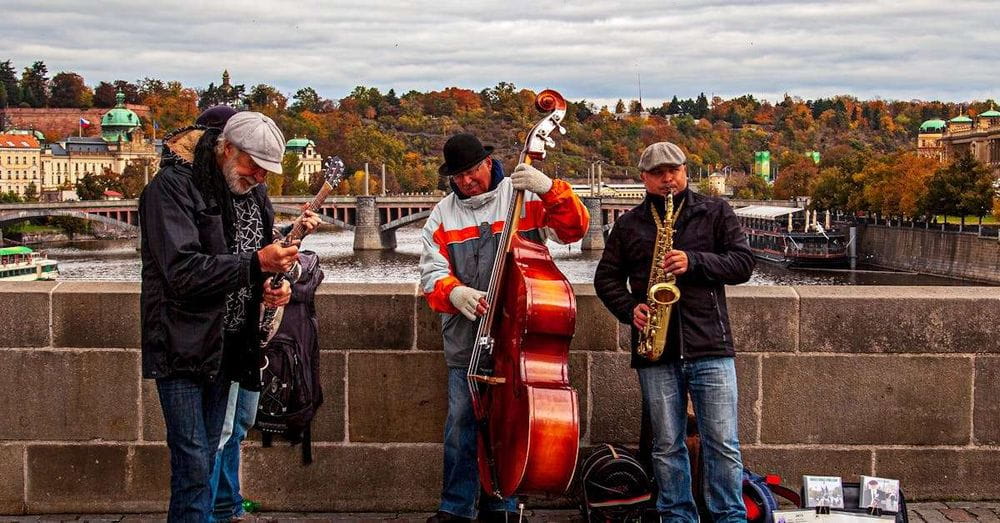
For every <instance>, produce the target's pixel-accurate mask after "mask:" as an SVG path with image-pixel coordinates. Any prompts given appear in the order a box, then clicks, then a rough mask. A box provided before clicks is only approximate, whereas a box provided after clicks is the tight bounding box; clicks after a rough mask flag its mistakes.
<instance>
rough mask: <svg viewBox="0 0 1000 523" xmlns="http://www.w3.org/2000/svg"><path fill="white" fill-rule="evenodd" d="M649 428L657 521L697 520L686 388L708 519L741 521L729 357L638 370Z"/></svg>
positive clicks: (733, 378)
mask: <svg viewBox="0 0 1000 523" xmlns="http://www.w3.org/2000/svg"><path fill="white" fill-rule="evenodd" d="M638 371H639V384H640V386H641V387H642V400H643V402H644V404H645V405H646V407H647V408H648V410H649V417H650V422H651V425H652V431H653V474H654V475H655V476H656V484H657V485H658V486H659V491H660V492H659V495H658V497H657V499H656V509H657V511H658V512H659V513H660V520H661V521H692V522H697V521H698V509H697V508H696V506H695V502H694V499H693V497H692V494H691V466H690V463H689V460H688V451H687V446H685V444H684V438H685V432H686V428H687V395H688V393H689V392H690V394H691V400H692V402H693V403H694V411H695V416H696V417H697V419H698V431H699V432H700V433H701V455H702V462H703V463H704V467H705V470H704V475H703V478H702V479H703V492H704V493H705V505H706V507H707V508H708V511H709V512H710V513H711V516H712V521H717V522H719V521H729V522H741V523H742V522H745V521H746V508H745V507H744V506H743V497H742V492H743V461H742V458H741V456H740V443H739V434H738V432H737V402H736V396H737V388H736V363H735V360H734V359H733V358H727V357H719V358H715V357H712V358H700V359H694V360H683V361H672V362H667V363H664V364H661V365H657V366H654V367H647V368H641V369H638Z"/></svg>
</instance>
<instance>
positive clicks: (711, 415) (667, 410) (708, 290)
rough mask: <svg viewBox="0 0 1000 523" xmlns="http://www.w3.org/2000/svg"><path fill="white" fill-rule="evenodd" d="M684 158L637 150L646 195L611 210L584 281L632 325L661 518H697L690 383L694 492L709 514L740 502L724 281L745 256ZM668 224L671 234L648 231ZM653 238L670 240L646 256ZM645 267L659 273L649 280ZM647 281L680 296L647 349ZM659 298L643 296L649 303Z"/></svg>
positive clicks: (746, 269)
mask: <svg viewBox="0 0 1000 523" xmlns="http://www.w3.org/2000/svg"><path fill="white" fill-rule="evenodd" d="M684 162H685V155H684V152H683V151H682V150H681V148H680V147H678V146H677V145H674V144H672V143H669V142H659V143H654V144H653V145H650V146H649V147H647V148H646V149H645V150H644V151H643V153H642V156H641V157H640V159H639V171H640V172H641V175H642V181H643V183H644V184H645V186H646V199H645V200H644V201H643V202H642V203H641V204H639V205H638V206H637V207H635V208H634V209H632V210H630V211H628V212H627V213H625V214H623V215H622V216H621V217H620V218H618V219H617V220H615V224H614V228H613V229H612V230H611V235H610V236H609V237H608V241H607V245H606V246H605V248H604V254H603V256H602V258H601V261H600V263H599V264H598V266H597V271H596V274H595V276H594V287H595V289H596V290H597V295H598V296H599V297H600V298H601V301H603V302H604V305H605V306H606V307H607V308H608V309H609V310H610V311H611V313H612V314H614V315H615V317H616V318H618V321H620V322H622V323H625V324H628V325H631V326H632V367H635V368H636V369H637V370H638V373H639V384H640V386H641V388H642V401H643V411H644V413H648V416H649V420H650V424H651V427H652V435H653V451H652V459H653V472H654V475H655V476H656V482H657V485H658V487H659V496H658V497H657V500H656V508H657V510H658V511H659V513H660V517H661V520H663V521H692V522H695V521H698V511H697V508H696V506H695V502H694V499H693V496H692V492H691V470H690V467H689V463H688V451H687V447H686V446H685V443H684V437H685V429H686V427H687V397H688V393H690V394H691V398H692V401H693V403H694V410H695V414H696V416H697V420H698V429H699V432H700V434H701V438H702V440H701V441H702V445H701V449H702V450H701V453H702V459H703V461H704V475H705V477H704V482H703V484H704V486H705V492H704V494H705V496H704V497H705V505H706V508H707V510H708V511H709V512H710V513H711V514H710V516H711V521H727V522H738V521H739V522H742V521H746V512H745V509H744V507H743V500H742V497H741V492H742V482H743V464H742V459H741V456H740V448H739V441H738V434H737V423H736V414H737V412H736V410H737V409H736V407H737V401H736V393H737V388H736V367H735V362H734V358H733V356H734V355H735V351H734V348H733V337H732V331H731V329H730V327H729V313H728V309H727V308H726V294H725V287H724V286H725V285H726V284H738V283H743V282H745V281H747V280H749V279H750V274H751V273H752V272H753V267H754V258H753V254H752V252H751V251H750V246H749V244H748V243H747V240H746V236H745V235H744V234H743V231H742V230H741V228H740V224H739V222H738V221H737V219H736V215H735V214H734V213H733V210H732V208H731V207H730V206H729V204H728V203H726V202H725V201H724V200H722V199H721V198H713V197H710V196H704V195H701V194H697V193H694V192H693V191H691V190H690V189H689V188H688V180H687V170H686V168H685V165H684ZM667 198H670V199H671V201H667ZM671 209H672V211H673V214H672V215H669V216H668V215H667V213H668V212H670V210H671ZM670 225H672V227H673V231H672V232H673V234H672V235H671V237H666V238H664V237H663V236H664V235H659V234H658V231H660V232H662V231H661V227H668V226H670ZM668 232H669V230H668ZM658 239H660V240H661V241H663V242H664V243H672V246H671V247H672V248H664V249H662V250H663V258H662V259H659V260H653V259H652V258H653V252H654V247H655V246H656V244H657V240H658ZM661 247H662V246H661ZM657 250H659V249H657ZM657 266H658V267H659V269H660V270H655V269H656V268H657ZM651 273H659V274H661V275H662V276H663V279H664V280H665V281H662V282H657V281H654V282H650V281H649V279H650V274H651ZM650 283H661V284H662V283H666V284H667V285H668V286H669V285H676V287H674V291H676V292H674V293H673V294H675V295H674V296H673V297H674V298H676V294H678V293H679V298H680V300H679V301H677V302H676V303H673V304H672V305H671V306H669V308H666V307H665V308H663V309H662V310H660V312H661V313H664V314H663V315H662V316H660V318H661V320H663V323H661V324H660V325H661V326H662V328H666V329H667V332H666V333H665V334H666V336H665V340H664V345H661V346H656V347H652V349H654V352H655V355H652V356H650V355H648V354H646V353H645V352H644V351H643V350H640V348H646V347H649V342H648V340H646V343H645V344H641V343H640V336H641V335H642V334H643V333H646V332H649V331H648V330H645V327H646V326H647V322H648V321H649V320H650V318H651V314H650V313H651V307H650V306H649V305H648V304H647V289H649V288H650V287H649V284H650ZM651 294H652V293H651ZM666 301H668V300H660V301H656V300H652V299H650V300H649V302H651V303H653V304H654V305H657V304H658V303H663V302H666ZM658 316H659V315H658ZM657 345H658V344H657Z"/></svg>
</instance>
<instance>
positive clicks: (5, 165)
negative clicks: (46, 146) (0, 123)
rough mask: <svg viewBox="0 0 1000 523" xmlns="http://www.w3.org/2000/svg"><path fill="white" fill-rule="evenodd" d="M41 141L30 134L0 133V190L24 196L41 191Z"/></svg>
mask: <svg viewBox="0 0 1000 523" xmlns="http://www.w3.org/2000/svg"><path fill="white" fill-rule="evenodd" d="M41 150H42V148H41V143H40V142H39V141H38V138H37V137H35V136H34V135H31V134H0V192H3V193H7V192H13V193H14V194H16V195H18V196H24V194H25V193H26V192H29V189H28V186H29V185H32V184H34V193H35V195H38V193H39V191H41V186H42V181H41V173H42V157H41Z"/></svg>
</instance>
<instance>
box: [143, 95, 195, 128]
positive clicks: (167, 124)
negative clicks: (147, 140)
mask: <svg viewBox="0 0 1000 523" xmlns="http://www.w3.org/2000/svg"><path fill="white" fill-rule="evenodd" d="M143 103H144V104H145V105H148V106H149V109H150V111H151V112H152V121H149V122H145V123H144V125H145V126H146V128H145V132H147V133H150V134H152V133H153V131H154V129H153V128H152V125H153V122H154V121H155V122H156V124H157V126H158V127H159V130H158V131H157V132H158V133H159V134H160V135H163V134H165V133H168V132H170V131H172V130H174V129H179V128H181V127H184V126H187V125H191V124H193V123H194V120H195V118H197V117H198V113H199V111H198V93H197V92H196V91H195V90H194V89H192V88H190V87H184V86H183V85H181V83H180V82H167V83H166V84H165V85H163V86H161V87H157V88H152V89H149V90H148V91H147V92H146V95H145V98H144V99H143Z"/></svg>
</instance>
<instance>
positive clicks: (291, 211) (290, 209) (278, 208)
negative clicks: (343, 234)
mask: <svg viewBox="0 0 1000 523" xmlns="http://www.w3.org/2000/svg"><path fill="white" fill-rule="evenodd" d="M273 207H274V212H275V213H281V214H288V215H291V216H298V215H300V214H302V207H298V206H293V205H274V206H273ZM316 214H317V215H319V219H320V220H322V221H323V223H329V224H332V225H336V226H337V227H341V228H344V229H347V230H349V231H353V230H354V226H353V225H351V224H349V223H347V222H345V221H343V220H341V219H339V218H334V217H333V216H327V215H326V214H323V213H316Z"/></svg>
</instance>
